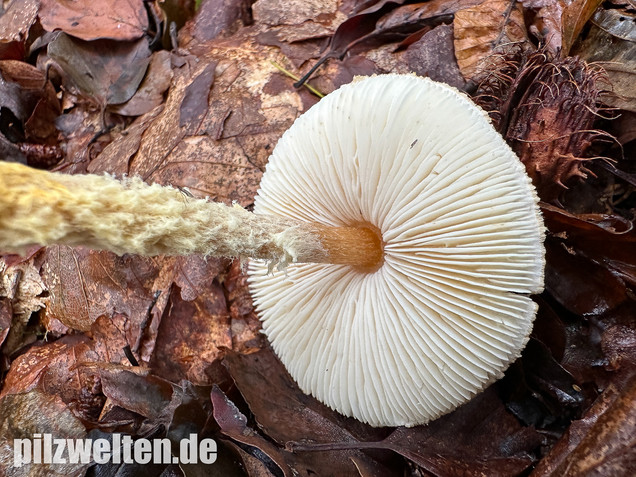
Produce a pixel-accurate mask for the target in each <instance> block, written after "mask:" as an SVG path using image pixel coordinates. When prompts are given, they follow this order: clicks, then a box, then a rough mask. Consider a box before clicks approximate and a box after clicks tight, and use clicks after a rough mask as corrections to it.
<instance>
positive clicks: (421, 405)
mask: <svg viewBox="0 0 636 477" xmlns="http://www.w3.org/2000/svg"><path fill="white" fill-rule="evenodd" d="M537 203H538V198H537V195H536V192H535V189H534V187H533V186H532V184H531V182H530V179H529V178H528V176H527V175H526V172H525V169H524V166H523V165H522V164H521V162H520V161H519V159H518V158H517V157H516V156H515V154H514V153H513V152H512V151H511V149H510V148H509V147H508V146H507V144H506V143H505V142H504V140H503V139H502V138H501V136H500V135H499V134H498V133H497V132H496V131H495V130H494V128H493V127H492V126H491V124H490V122H489V119H488V117H487V115H486V114H485V113H484V112H483V111H482V110H481V109H480V108H478V107H477V106H476V105H475V104H473V103H472V102H471V101H470V99H469V98H468V97H467V96H465V95H464V94H462V93H460V92H458V91H457V90H455V89H453V88H451V87H449V86H447V85H444V84H440V83H436V82H434V81H431V80H428V79H425V78H419V77H416V76H410V75H382V76H375V77H369V78H364V79H359V80H357V81H355V82H354V83H352V84H349V85H346V86H343V87H342V88H340V89H338V90H337V91H335V92H334V93H332V94H330V95H328V96H327V97H325V98H324V99H322V100H321V101H320V102H319V103H318V104H316V105H315V106H314V107H312V108H311V109H310V110H309V111H308V112H307V113H305V114H304V115H302V116H301V117H299V118H298V120H297V121H296V122H295V123H294V125H293V126H292V127H291V128H290V129H289V130H288V131H287V132H286V133H285V134H284V135H283V137H282V138H281V140H280V141H279V143H278V145H277V146H276V148H275V150H274V152H273V154H272V156H271V158H270V160H269V163H268V165H267V169H266V172H265V175H264V177H263V180H262V182H261V188H260V190H259V193H258V196H257V198H256V201H255V213H256V214H258V215H261V214H262V215H267V216H278V217H280V218H282V219H291V220H294V221H300V222H306V223H312V224H323V225H324V226H327V227H351V226H353V227H357V228H360V227H363V228H366V229H367V231H370V232H372V233H377V234H378V236H379V239H378V240H380V238H381V241H378V242H377V243H378V244H380V247H381V248H380V249H379V250H380V251H381V257H380V259H379V260H378V259H371V260H369V261H368V263H366V264H365V265H363V266H351V265H342V264H309V263H303V264H300V263H294V264H290V265H289V266H288V267H287V268H286V270H285V271H278V272H273V273H272V272H271V271H268V266H267V264H266V263H264V262H259V261H252V262H251V264H250V267H249V275H250V280H249V281H250V288H251V292H252V295H253V298H254V303H255V306H256V309H257V311H258V313H259V316H260V318H261V320H262V322H263V329H264V332H265V333H266V335H267V336H268V338H269V340H270V342H271V343H272V346H273V348H274V350H275V352H276V353H277V355H278V356H279V357H280V359H281V361H282V362H283V364H284V365H285V367H286V368H287V369H288V371H289V372H290V374H291V375H292V377H293V378H294V379H295V380H296V381H297V382H298V384H299V386H300V388H301V389H302V390H303V391H304V392H306V393H310V394H312V395H313V396H315V397H316V398H317V399H318V400H320V401H321V402H323V403H325V404H326V405H328V406H329V407H331V408H333V409H335V410H336V411H338V412H340V413H342V414H344V415H346V416H352V417H355V418H356V419H359V420H361V421H363V422H366V423H368V424H371V425H373V426H399V425H404V426H414V425H418V424H425V423H427V422H429V421H430V420H432V419H435V418H437V417H439V416H441V415H443V414H445V413H448V412H450V411H451V410H453V409H455V408H456V407H457V406H459V405H461V404H462V403H464V402H466V401H468V400H469V399H470V398H471V397H472V396H474V395H475V394H476V393H478V392H480V391H481V390H482V389H484V388H485V387H486V386H488V385H489V384H490V383H492V382H493V381H495V380H496V379H498V378H500V377H501V376H502V375H503V373H504V371H505V370H506V368H507V367H508V366H509V365H510V363H511V362H513V361H514V360H515V359H517V358H518V357H519V355H520V354H521V351H522V349H523V348H524V346H525V344H526V342H527V340H528V336H529V334H530V331H531V329H532V322H533V319H534V317H535V314H536V309H537V306H536V304H535V303H534V302H533V301H532V300H531V299H530V298H529V296H528V295H530V294H534V293H539V292H541V290H542V288H543V272H544V263H545V257H544V248H543V240H544V227H543V222H542V218H541V215H540V212H539V208H538V205H537ZM376 250H378V249H377V248H376ZM342 253H343V254H344V255H345V256H346V255H347V252H346V251H345V252H342ZM365 253H366V252H364V253H363V255H364V254H365Z"/></svg>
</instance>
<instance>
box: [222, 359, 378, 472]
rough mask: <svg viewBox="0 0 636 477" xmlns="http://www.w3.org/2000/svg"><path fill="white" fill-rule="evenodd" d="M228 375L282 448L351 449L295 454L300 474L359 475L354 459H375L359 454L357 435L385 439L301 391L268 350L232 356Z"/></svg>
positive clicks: (294, 464) (375, 430)
mask: <svg viewBox="0 0 636 477" xmlns="http://www.w3.org/2000/svg"><path fill="white" fill-rule="evenodd" d="M225 362H226V365H227V366H228V370H229V372H230V374H231V375H232V378H233V379H234V381H235V382H236V385H237V387H238V389H239V391H240V392H241V394H242V395H243V397H244V398H245V400H246V401H247V404H248V405H249V408H250V411H251V412H252V413H253V414H254V416H255V418H256V421H257V422H258V424H259V426H260V427H261V428H262V429H263V432H264V433H265V434H266V435H268V436H269V437H270V438H272V439H274V440H275V441H276V442H277V443H278V444H279V445H285V444H286V443H288V441H302V442H311V443H325V442H327V443H333V442H336V443H343V442H344V443H348V444H350V446H351V447H350V448H346V449H344V450H342V449H338V448H337V446H336V447H335V448H334V449H327V450H328V451H329V452H328V454H325V453H322V452H320V453H316V452H300V450H298V451H296V452H294V454H295V458H294V462H289V465H290V466H292V467H294V468H297V469H300V468H302V469H304V471H307V469H312V472H318V473H320V475H334V476H336V475H343V474H344V473H350V474H353V473H354V472H355V465H354V464H353V462H352V461H351V458H352V457H357V458H359V459H362V460H363V461H368V462H369V465H373V460H372V459H370V457H368V456H366V455H364V454H362V453H361V452H360V451H358V450H355V449H356V445H357V443H358V441H357V439H356V438H355V437H354V433H356V434H361V435H366V436H367V437H368V438H369V437H372V436H374V435H376V436H377V435H382V434H384V432H383V431H382V430H377V429H373V428H370V427H368V426H366V425H364V424H362V423H360V422H357V421H354V420H352V419H345V418H343V417H342V416H340V415H338V414H337V413H335V412H334V411H332V410H330V409H328V408H327V407H325V406H324V405H322V404H320V403H319V402H318V401H316V400H315V399H313V398H311V397H310V396H307V395H306V394H304V393H303V392H302V391H300V390H299V389H298V387H297V386H296V384H295V383H294V382H293V381H292V380H291V377H290V376H289V375H288V374H287V372H286V371H285V369H284V368H283V366H282V364H281V363H280V362H279V361H278V360H277V359H276V357H275V356H274V354H273V352H272V351H271V350H270V349H268V348H265V349H264V350H262V351H259V352H257V353H252V354H249V355H240V354H237V353H229V354H228V355H227V357H226V358H225ZM264 390H266V391H264Z"/></svg>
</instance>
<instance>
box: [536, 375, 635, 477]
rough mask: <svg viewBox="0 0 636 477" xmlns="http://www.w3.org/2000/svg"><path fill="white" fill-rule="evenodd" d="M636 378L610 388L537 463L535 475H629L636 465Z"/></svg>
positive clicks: (537, 476)
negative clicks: (618, 387) (620, 385)
mask: <svg viewBox="0 0 636 477" xmlns="http://www.w3.org/2000/svg"><path fill="white" fill-rule="evenodd" d="M634 402H636V379H634V377H632V378H631V379H629V380H628V381H627V383H626V384H625V385H624V387H623V388H622V389H617V388H616V387H615V386H611V387H610V388H608V389H607V390H606V391H605V392H604V393H603V394H602V395H601V396H600V397H599V399H598V400H597V402H595V403H594V405H593V406H592V407H591V408H590V409H589V410H588V412H587V413H586V414H585V416H583V418H582V419H581V420H578V421H574V422H573V423H572V425H571V426H570V429H569V430H568V431H567V432H566V434H565V435H564V436H563V437H562V438H561V440H560V441H559V442H558V443H557V444H556V446H555V447H554V448H553V450H552V452H551V453H550V454H549V455H548V456H547V457H546V458H545V459H544V460H543V461H542V462H541V463H540V464H539V465H538V466H537V468H536V469H535V470H534V472H533V473H532V475H533V476H536V477H539V476H559V477H561V476H579V475H592V476H604V475H612V476H625V477H627V476H629V475H632V474H633V471H634V468H635V466H636V453H635V452H634V447H635V446H636V406H634Z"/></svg>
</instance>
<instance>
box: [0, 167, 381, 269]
mask: <svg viewBox="0 0 636 477" xmlns="http://www.w3.org/2000/svg"><path fill="white" fill-rule="evenodd" d="M52 244H64V245H70V246H75V245H83V246H86V247H89V248H93V249H97V250H110V251H112V252H115V253H117V254H120V255H121V254H125V253H132V254H138V255H147V256H153V255H161V254H166V255H190V254H202V255H206V256H216V257H229V258H232V257H251V258H258V259H266V260H271V261H272V262H274V264H278V265H279V266H285V265H287V264H288V263H291V262H315V263H338V264H345V265H351V266H353V267H355V268H357V269H359V270H362V271H371V270H374V269H377V268H378V267H379V265H380V264H381V262H382V257H383V251H382V243H381V239H380V238H379V235H378V233H377V232H376V231H375V230H373V229H371V228H370V227H367V226H364V225H361V226H354V227H329V226H325V225H320V224H314V223H305V222H298V221H292V220H288V219H281V218H279V217H273V216H264V215H255V214H253V213H251V212H248V211H247V210H245V209H243V208H242V207H240V206H238V205H234V206H227V205H225V204H222V203H216V202H210V201H207V200H204V199H195V198H192V197H189V196H187V195H186V194H184V193H183V192H182V191H180V190H178V189H175V188H173V187H170V186H160V185H158V184H152V185H148V184H146V183H144V182H143V181H142V180H141V179H139V178H127V179H124V180H123V181H119V180H117V179H114V178H113V177H110V176H107V175H103V176H99V175H92V174H87V175H66V174H60V173H54V172H47V171H40V170H35V169H32V168H29V167H26V166H23V165H20V164H16V163H8V162H0V250H3V251H7V252H16V253H21V252H23V251H24V250H25V249H26V248H27V247H28V246H31V245H52Z"/></svg>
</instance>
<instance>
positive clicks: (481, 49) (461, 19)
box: [453, 0, 529, 83]
mask: <svg viewBox="0 0 636 477" xmlns="http://www.w3.org/2000/svg"><path fill="white" fill-rule="evenodd" d="M453 28H454V35H455V56H456V57H457V64H458V65H459V69H460V71H461V72H462V75H464V78H466V80H470V81H472V82H474V83H479V82H480V81H481V80H483V79H484V78H485V77H486V76H487V75H488V74H489V72H492V71H494V70H496V68H497V63H498V62H500V61H501V58H500V57H499V56H498V55H500V54H504V53H507V52H510V51H514V50H515V49H522V50H524V49H527V48H529V42H528V37H527V33H526V28H525V23H524V19H523V11H522V9H521V6H520V5H518V4H517V2H511V1H508V0H486V1H484V2H482V3H480V4H479V5H475V6H473V7H469V8H464V9H462V10H459V11H458V12H456V13H455V18H454V20H453Z"/></svg>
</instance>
